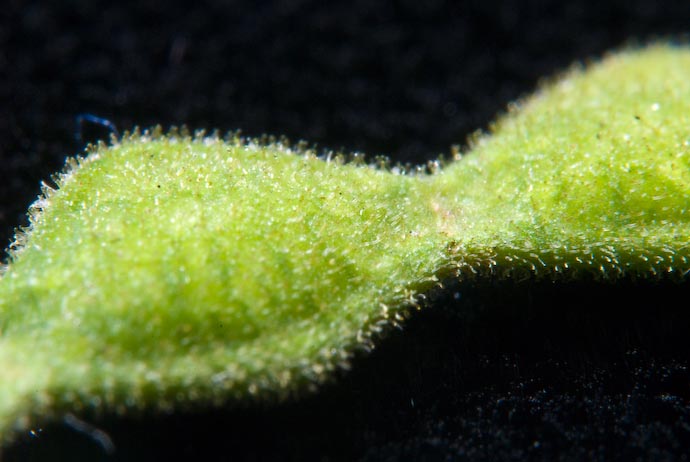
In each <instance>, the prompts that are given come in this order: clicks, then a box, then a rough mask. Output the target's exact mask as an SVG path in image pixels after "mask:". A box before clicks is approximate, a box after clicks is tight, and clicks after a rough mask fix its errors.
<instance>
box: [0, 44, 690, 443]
mask: <svg viewBox="0 0 690 462" xmlns="http://www.w3.org/2000/svg"><path fill="white" fill-rule="evenodd" d="M688 77H690V52H689V51H688V50H687V49H685V48H678V49H675V48H670V47H663V46H657V47H651V48H648V49H646V50H642V51H637V52H627V53H623V54H619V55H615V56H613V57H611V58H608V59H606V60H605V61H603V62H602V63H601V64H599V65H597V66H595V67H594V68H592V69H591V70H589V71H588V72H586V73H581V72H579V71H573V72H571V73H569V74H567V75H566V76H564V77H563V78H562V79H561V80H559V81H556V82H554V83H552V84H551V85H548V86H546V87H545V88H544V89H543V90H542V91H540V92H539V93H538V94H537V95H536V96H534V97H533V98H532V99H530V100H527V101H525V102H523V103H521V104H519V105H518V106H522V107H520V108H519V109H515V110H512V111H511V113H510V114H509V115H508V116H506V117H504V118H503V119H501V120H500V121H499V122H498V123H497V124H496V126H495V127H494V134H493V135H491V136H488V137H482V138H478V139H477V140H476V142H475V146H474V147H473V149H472V151H471V152H470V153H469V154H467V155H465V156H464V157H463V158H462V159H459V160H458V161H456V162H454V163H452V164H450V165H448V166H447V167H446V168H444V169H443V170H441V171H440V172H439V173H437V174H435V175H422V174H417V175H407V174H399V173H395V172H393V171H388V170H380V169H377V168H375V167H372V166H365V165H355V164H352V163H345V164H344V163H343V162H342V159H341V158H336V159H334V160H329V161H326V160H323V159H319V158H316V157H315V156H314V155H313V154H312V153H309V152H302V151H299V152H294V151H292V150H291V149H290V148H288V147H285V146H284V145H281V144H279V143H272V144H260V143H255V142H251V141H250V142H247V141H245V140H241V139H236V138H230V139H227V140H221V139H219V138H217V137H214V136H211V137H206V136H203V135H198V136H195V137H189V136H184V135H180V134H178V133H170V134H167V135H163V134H161V133H153V134H143V135H141V134H139V133H135V134H133V135H128V136H126V137H125V138H124V139H122V140H121V141H119V142H117V143H115V144H114V145H112V146H108V147H106V146H101V147H99V148H98V149H96V150H94V151H93V152H91V153H90V154H89V155H88V157H86V158H84V159H80V160H71V161H69V162H68V168H67V170H66V171H65V173H63V174H62V175H60V176H59V178H57V183H58V186H59V189H58V190H55V191H53V190H49V189H47V190H46V194H45V197H44V198H41V199H39V201H38V202H37V203H36V204H34V206H33V207H32V209H31V210H30V213H31V216H32V229H31V230H30V232H27V233H25V234H23V233H20V234H19V235H18V236H17V241H16V242H15V244H14V245H13V247H12V249H11V254H12V259H11V262H10V264H9V265H8V267H7V268H6V270H5V273H4V275H3V277H2V280H0V365H2V368H3V372H2V375H1V376H0V434H2V437H3V438H4V439H9V438H10V437H11V435H12V433H13V432H14V431H17V430H21V429H25V428H27V427H28V426H29V425H32V424H36V423H40V422H42V421H45V420H47V419H50V418H55V417H59V416H60V415H61V414H62V413H65V412H78V411H79V410H80V409H81V408H83V407H88V408H92V409H108V410H111V411H115V412H127V410H128V409H135V408H137V409H138V408H143V409H160V410H168V409H171V408H174V407H184V406H190V405H195V404H197V403H211V404H213V403H222V402H227V401H228V400H232V399H245V398H249V397H258V398H266V399H269V398H283V397H285V396H287V395H289V394H290V393H293V392H299V391H300V390H304V389H309V388H313V387H314V386H315V385H318V384H319V383H321V382H323V381H324V380H327V379H328V378H329V377H330V376H331V373H332V371H333V370H334V369H335V368H338V367H346V366H347V360H348V358H349V357H351V355H352V354H353V353H354V352H355V351H356V350H357V349H360V348H363V349H367V348H368V347H369V345H370V344H371V342H372V334H374V333H376V332H378V331H379V330H380V329H383V328H386V327H389V326H391V325H394V324H395V323H397V322H399V321H400V320H402V318H404V316H405V315H406V313H407V311H408V310H409V308H410V307H412V306H414V305H415V300H416V297H417V296H418V295H419V294H422V293H424V292H425V291H428V290H429V289H431V288H432V287H434V285H435V284H437V281H438V280H440V279H444V278H447V277H459V278H465V277H469V276H474V275H480V276H481V275H484V274H489V273H494V275H498V276H499V277H509V276H511V277H533V276H536V277H552V278H582V277H599V278H608V279H613V278H615V277H619V276H622V275H626V276H631V277H659V276H660V275H666V274H668V275H670V277H674V278H678V279H682V278H683V277H684V276H685V272H686V271H687V270H688V269H689V268H690V264H688V258H689V257H690V250H689V249H688V240H689V239H690V232H689V231H690V227H689V226H688V214H689V213H690V212H687V210H688V207H689V206H690V187H689V185H690V171H689V169H688V167H689V165H688V164H689V162H690V160H689V159H690V153H689V152H688V150H689V149H690V114H689V113H688V111H687V104H686V103H687V101H690V83H688V82H689V81H690V79H688Z"/></svg>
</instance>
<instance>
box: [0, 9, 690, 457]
mask: <svg viewBox="0 0 690 462" xmlns="http://www.w3.org/2000/svg"><path fill="white" fill-rule="evenodd" d="M689 25H690V3H688V2H687V1H684V0H677V1H656V2H655V1H645V0H625V1H623V0H611V1H599V2H589V1H584V0H583V1H571V2H562V1H557V0H526V1H521V2H518V1H507V0H504V1H500V0H497V1H490V0H487V1H469V0H468V1H464V0H462V1H443V0H430V1H412V0H397V1H372V0H366V1H340V0H335V1H328V2H319V1H312V0H285V1H248V0H247V1H243V0H238V1H226V2H222V1H200V2H193V3H192V2H162V1H153V0H140V1H136V2H129V1H124V2H116V1H64V2H40V1H35V2H30V1H19V0H8V1H6V2H5V4H4V6H3V9H2V12H0V241H2V245H1V246H0V247H6V245H7V244H8V243H9V242H10V239H11V237H12V234H13V229H14V227H16V226H18V225H24V224H26V218H25V215H24V214H25V211H26V209H27V207H28V205H29V204H30V203H31V202H32V201H33V200H34V199H35V197H36V195H37V194H38V193H39V191H40V188H39V185H40V182H41V180H47V179H49V178H50V174H51V173H53V172H55V171H57V170H59V169H60V168H61V166H62V164H63V162H64V158H65V156H69V155H74V154H78V153H80V152H81V151H82V150H83V148H84V143H83V142H81V141H78V140H77V139H76V137H75V133H76V132H78V130H79V127H78V126H77V122H76V117H77V116H78V115H79V114H84V113H88V114H93V115H96V116H99V117H103V118H107V119H108V120H109V121H111V122H112V123H113V124H114V125H115V126H117V128H118V129H119V130H120V131H125V130H129V129H132V128H133V127H136V126H138V127H142V128H146V127H151V126H153V125H156V124H160V125H162V126H163V127H169V126H172V125H182V124H185V125H187V126H188V127H189V128H190V129H202V128H204V129H218V130H220V131H221V132H223V131H228V130H236V129H241V131H242V133H244V134H245V135H247V136H259V135H262V134H273V135H284V136H287V137H288V138H289V139H290V140H292V141H295V142H296V141H299V140H306V141H307V142H309V143H310V144H314V145H316V146H317V149H319V148H323V149H324V150H325V149H335V150H343V151H345V152H355V151H358V152H364V153H367V154H368V155H372V156H373V155H379V154H385V155H388V156H390V157H391V158H392V159H393V160H394V161H400V162H411V163H422V162H425V161H426V160H428V159H431V158H435V157H437V156H438V155H441V154H445V155H448V154H449V153H450V151H451V149H452V146H454V145H459V146H460V148H461V149H462V148H464V146H465V141H466V138H467V136H468V135H470V134H471V133H472V132H474V131H475V130H478V129H481V130H486V129H488V127H489V124H490V121H491V120H492V119H493V118H495V117H496V115H497V114H500V113H501V111H503V110H504V109H505V108H506V105H507V104H508V103H509V102H510V101H512V100H515V99H516V98H519V97H521V96H525V95H527V94H529V93H530V92H532V91H533V90H534V89H535V88H537V86H538V83H539V81H540V79H542V78H544V77H549V76H552V75H554V74H555V73H558V72H560V71H563V70H564V69H566V68H567V67H568V66H569V65H571V64H572V63H574V62H580V63H586V62H589V61H591V60H596V59H598V57H600V56H601V55H602V54H603V53H604V52H606V51H607V50H612V49H618V48H621V47H627V46H639V45H640V44H644V43H647V42H650V41H655V40H670V41H673V42H676V43H685V41H686V39H687V37H686V36H685V35H684V34H685V33H686V32H687V31H688V26H689ZM688 77H689V78H690V70H689V76H688ZM689 108H690V103H689ZM688 130H689V131H690V127H689V128H688ZM82 135H83V138H84V139H86V140H87V141H95V140H97V139H99V138H106V137H107V136H108V130H107V129H106V128H104V127H98V126H93V125H88V126H84V127H83V130H82ZM457 289H458V291H459V293H460V294H461V297H460V299H459V300H456V298H455V297H452V296H439V297H438V299H436V300H434V301H433V302H431V303H430V305H429V306H428V307H427V309H425V310H423V311H422V312H420V313H418V315H417V316H415V317H413V319H412V320H410V321H409V322H408V323H407V325H406V327H405V329H404V330H403V331H402V332H395V333H393V334H391V335H389V336H388V337H387V338H386V339H384V340H383V341H382V342H381V343H380V347H379V348H378V349H377V350H376V351H375V352H374V353H373V354H372V355H369V356H367V357H360V358H358V359H357V360H356V361H355V362H354V365H353V369H352V371H351V372H350V373H347V374H343V375H342V377H340V378H339V380H337V381H336V382H335V383H333V384H331V385H329V386H326V387H324V389H322V390H321V391H320V392H319V393H317V394H315V395H313V396H309V397H305V398H303V399H301V400H298V401H293V402H288V403H284V404H282V405H265V406H243V405H240V406H229V407H228V408H225V409H215V410H208V409H199V410H197V411H193V412H189V411H188V412H185V413H178V414H172V415H167V416H152V415H146V414H144V415H140V416H131V417H128V418H114V417H112V416H103V417H96V416H91V420H90V422H92V423H93V424H94V425H97V426H98V427H99V428H101V429H102V430H103V431H105V432H107V433H108V434H109V435H110V437H111V438H112V439H113V441H114V443H115V445H116V447H117V450H116V452H115V453H114V454H113V455H107V454H104V453H103V451H102V448H100V447H99V446H98V444H96V443H95V441H94V440H93V439H90V438H89V437H88V436H87V435H85V434H83V433H79V432H77V431H75V430H74V429H73V428H69V427H67V426H60V425H55V426H50V427H46V428H44V429H42V431H41V432H40V433H38V436H34V437H31V436H28V435H27V436H26V437H25V438H24V439H23V440H22V441H21V442H20V443H19V444H17V445H16V446H14V447H13V448H10V450H9V451H8V452H7V453H6V454H5V458H6V460H22V461H25V460H89V461H94V460H127V461H131V460H192V459H194V460H202V459H201V458H203V459H205V460H238V461H245V460H246V461H260V460H273V461H279V460H324V461H327V460H329V461H333V460H362V461H402V460H405V461H407V460H410V461H437V460H438V461H443V460H592V459H594V460H596V459H599V460H610V459H616V458H620V460H633V459H636V458H639V459H640V460H650V459H653V460H672V459H682V457H681V456H682V455H684V454H686V453H687V452H688V451H689V450H690V443H689V442H690V401H689V400H690V371H688V365H689V363H690V361H689V357H688V352H689V350H688V346H687V334H688V333H690V314H686V313H685V311H687V310H686V308H687V307H686V305H687V302H684V301H682V300H686V299H687V294H688V289H690V286H688V284H671V283H666V282H646V283H644V282H634V281H622V282H619V283H616V284H588V283H578V284H550V283H536V282H530V281H527V282H522V283H519V284H518V283H515V284H512V283H493V282H491V281H488V282H486V284H484V285H482V286H471V287H460V288H457ZM452 292H453V291H451V292H449V293H450V294H451V295H452ZM678 300H681V301H678ZM0 315H1V314H0ZM1 368H2V365H0V373H2V371H1Z"/></svg>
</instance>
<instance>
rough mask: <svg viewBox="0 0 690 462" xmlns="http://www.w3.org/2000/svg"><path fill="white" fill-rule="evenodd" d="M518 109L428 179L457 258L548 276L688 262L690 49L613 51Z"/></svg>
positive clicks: (677, 267)
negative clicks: (474, 257) (454, 243)
mask: <svg viewBox="0 0 690 462" xmlns="http://www.w3.org/2000/svg"><path fill="white" fill-rule="evenodd" d="M516 106H517V107H515V108H512V109H511V114H509V115H508V116H507V117H504V118H503V119H501V120H500V121H499V122H498V123H497V124H496V126H495V127H493V128H494V131H495V135H494V136H491V137H484V138H480V139H478V140H477V142H476V145H475V146H474V148H473V150H472V152H471V153H470V154H469V155H467V156H466V157H465V158H463V159H462V161H460V162H456V163H454V164H453V165H450V166H449V167H448V168H447V169H445V171H443V172H442V174H441V175H440V176H438V177H437V178H436V181H434V183H433V188H434V190H435V191H436V192H438V194H439V196H438V197H437V198H436V201H437V203H438V204H439V205H438V207H439V208H440V209H441V210H442V211H443V213H444V215H443V216H442V217H441V219H440V221H439V225H440V226H441V227H442V228H444V229H445V230H447V232H448V234H449V235H450V236H453V238H455V239H456V240H457V241H458V246H457V249H458V252H459V255H458V256H459V258H461V259H463V260H465V262H467V263H469V264H473V265H474V264H476V262H473V261H472V254H477V256H480V255H483V256H484V257H483V258H480V260H481V261H483V262H484V263H486V262H487V261H488V260H493V261H495V263H496V264H497V265H498V268H499V269H505V270H511V269H513V266H514V265H515V263H516V261H522V262H523V263H526V264H527V267H528V268H529V269H530V270H532V269H534V270H536V271H537V272H540V271H541V272H542V273H544V272H545V273H547V274H549V273H551V274H553V271H554V270H556V271H558V270H562V269H564V267H568V268H570V270H571V271H572V270H573V269H575V268H580V269H583V270H587V271H591V269H592V268H594V269H595V270H596V269H599V270H603V271H604V272H606V273H608V275H609V276H610V275H612V274H613V275H619V274H620V273H621V272H628V273H630V272H632V273H634V274H636V275H642V276H644V275H645V274H655V273H656V272H661V271H663V272H669V271H673V272H679V273H683V272H684V271H685V270H687V269H688V268H689V267H690V265H689V264H688V257H689V256H690V249H688V244H689V242H690V241H689V239H690V223H689V222H690V52H689V51H688V49H687V48H671V47H661V46H656V47H652V48H650V49H647V50H645V51H643V52H637V53H633V52H626V53H623V54H619V55H614V56H611V57H609V58H608V59H606V60H604V62H603V63H601V64H599V65H598V66H595V67H594V68H592V69H591V70H589V72H587V73H585V74H582V73H581V72H579V70H578V71H572V72H570V73H568V74H566V75H565V76H564V77H563V78H561V79H560V80H558V81H556V82H554V83H552V84H550V85H548V86H546V87H545V89H544V90H542V91H540V92H538V93H537V94H536V95H535V96H534V97H532V98H531V99H530V100H528V101H526V102H524V104H518V105H516ZM467 254H470V257H469V258H468V257H467ZM489 257H490V258H489ZM516 257H517V258H516ZM525 260H526V261H525ZM532 265H534V267H533V266H532ZM678 276H683V274H678Z"/></svg>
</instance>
